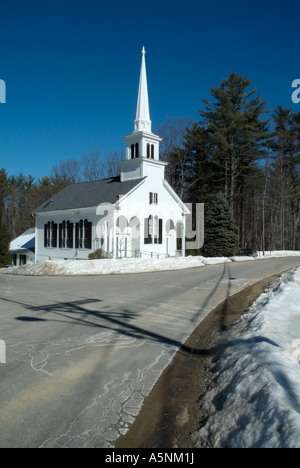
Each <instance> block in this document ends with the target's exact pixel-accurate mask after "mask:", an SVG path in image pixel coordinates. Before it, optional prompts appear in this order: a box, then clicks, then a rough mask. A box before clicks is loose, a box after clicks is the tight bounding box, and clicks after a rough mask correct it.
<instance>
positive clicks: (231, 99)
mask: <svg viewBox="0 0 300 468" xmlns="http://www.w3.org/2000/svg"><path fill="white" fill-rule="evenodd" d="M197 105H198V106H199V105H200V108H199V119H198V121H196V122H193V121H190V120H189V119H187V118H185V117H181V118H168V119H167V120H166V121H165V123H163V124H162V125H160V126H159V127H158V128H157V129H156V132H155V133H157V134H158V135H160V136H161V137H162V138H163V142H162V145H161V154H160V157H161V159H163V160H165V161H168V162H169V165H168V166H167V172H166V178H167V180H168V182H169V183H170V185H171V186H172V187H173V189H174V190H175V191H176V192H177V194H178V195H179V196H180V197H181V198H182V199H183V201H184V202H192V203H194V204H195V203H204V204H205V212H206V213H207V212H208V209H209V207H210V206H211V205H212V204H213V202H214V200H215V199H216V198H219V199H220V196H221V197H222V198H223V199H224V202H225V203H226V204H227V206H228V207H229V209H230V212H231V213H232V216H233V220H234V229H235V230H236V236H237V246H239V247H247V246H248V247H251V248H254V249H257V250H264V249H266V250H300V225H299V221H300V177H299V168H300V111H299V112H292V111H291V109H287V108H283V107H282V106H280V105H278V106H277V107H276V108H275V109H272V110H270V109H267V105H266V102H264V101H263V99H262V98H261V97H260V96H259V94H258V92H257V90H256V89H255V88H253V86H252V83H251V81H250V79H248V78H247V77H245V76H241V75H237V74H236V73H232V74H231V75H230V76H229V77H228V78H226V79H224V80H223V81H222V82H221V83H220V85H219V86H218V87H217V88H212V87H211V100H210V101H208V100H203V101H202V103H195V106H197ZM12 157H13V155H12ZM121 159H124V154H123V152H120V153H118V152H112V153H110V154H109V155H108V156H106V157H103V156H102V154H101V151H100V150H92V151H90V152H89V153H87V154H84V155H82V156H81V158H80V159H75V158H74V159H66V160H65V161H63V162H61V163H60V164H59V165H56V166H53V168H52V171H51V173H50V174H48V175H46V174H45V176H44V177H43V178H41V179H37V180H36V179H35V178H34V177H33V176H30V175H29V176H25V175H23V174H22V173H20V174H19V175H15V176H8V174H7V172H6V170H5V168H2V169H1V167H0V244H1V243H2V245H3V242H5V239H6V240H7V241H9V240H12V239H14V238H15V237H17V236H18V235H19V234H21V233H22V232H24V231H26V230H27V229H28V228H30V227H33V226H34V218H33V216H32V212H33V210H34V209H35V208H36V207H37V206H39V205H41V204H42V203H43V202H44V201H46V200H47V199H49V198H51V197H52V196H53V195H54V194H55V193H57V192H58V191H60V190H61V189H62V188H64V187H65V186H66V185H68V184H69V183H74V182H83V181H93V180H99V179H103V178H107V177H113V176H116V175H118V161H119V160H121ZM196 253H199V252H196Z"/></svg>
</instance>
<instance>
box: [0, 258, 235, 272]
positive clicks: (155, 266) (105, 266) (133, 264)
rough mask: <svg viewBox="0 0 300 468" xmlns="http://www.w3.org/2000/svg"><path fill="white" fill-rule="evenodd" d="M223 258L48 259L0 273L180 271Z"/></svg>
mask: <svg viewBox="0 0 300 468" xmlns="http://www.w3.org/2000/svg"><path fill="white" fill-rule="evenodd" d="M230 261H231V260H230V259H229V258H226V257H216V258H204V257H186V258H182V257H175V258H164V259H155V258H151V259H143V258H123V259H116V260H112V259H110V260H65V261H64V260H49V261H39V262H36V263H34V264H32V265H25V266H21V267H10V268H5V269H0V272H1V273H9V274H15V275H107V274H117V273H142V272H150V271H163V270H181V269H185V268H196V267H202V266H205V265H214V264H218V263H226V262H230Z"/></svg>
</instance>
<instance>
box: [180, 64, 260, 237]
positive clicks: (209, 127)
mask: <svg viewBox="0 0 300 468" xmlns="http://www.w3.org/2000/svg"><path fill="white" fill-rule="evenodd" d="M250 85H251V81H250V80H249V79H248V78H247V77H245V76H240V75H237V74H236V73H232V74H231V75H230V76H229V78H226V79H224V80H222V82H221V84H220V86H219V87H218V88H212V87H211V94H212V96H213V101H212V102H209V101H208V100H204V99H203V102H204V104H205V109H204V110H199V114H200V117H201V120H200V122H199V123H198V128H196V127H194V128H193V133H192V132H190V133H189V134H188V135H187V141H188V144H189V146H190V148H191V149H192V150H194V158H195V159H196V160H198V163H199V164H198V165H197V164H196V163H195V164H194V167H195V170H196V171H195V176H194V178H195V180H196V181H197V180H200V181H201V173H204V174H205V175H206V176H207V175H208V176H209V180H210V184H209V186H210V189H208V190H206V193H210V194H211V193H213V194H214V193H217V192H218V191H221V192H222V193H223V194H224V196H225V198H226V199H227V200H228V202H229V204H230V207H231V209H232V211H233V213H234V216H235V219H236V220H237V223H238V228H239V241H240V243H241V245H243V244H244V243H245V237H246V233H247V229H246V224H245V211H246V200H247V196H248V191H249V189H250V188H251V179H252V178H253V177H255V176H256V172H257V170H258V168H259V166H258V164H257V162H258V159H259V158H260V157H262V156H263V155H264V144H265V139H266V136H267V134H266V122H264V121H263V120H261V118H262V117H263V116H264V114H265V113H266V112H265V102H264V101H262V100H261V98H260V97H259V96H256V97H255V93H256V91H257V90H256V89H255V88H254V89H249V86H250ZM206 180H207V179H206ZM200 183H201V182H200ZM190 185H191V187H193V184H192V183H191V184H190ZM193 188H194V187H193ZM196 196H197V194H196ZM197 201H199V200H197ZM201 201H203V200H201Z"/></svg>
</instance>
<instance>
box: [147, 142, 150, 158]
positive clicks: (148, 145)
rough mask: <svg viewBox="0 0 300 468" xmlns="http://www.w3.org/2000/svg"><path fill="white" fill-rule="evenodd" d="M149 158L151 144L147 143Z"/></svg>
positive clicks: (148, 155)
mask: <svg viewBox="0 0 300 468" xmlns="http://www.w3.org/2000/svg"><path fill="white" fill-rule="evenodd" d="M147 158H150V143H147Z"/></svg>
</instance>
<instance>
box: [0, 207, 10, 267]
mask: <svg viewBox="0 0 300 468" xmlns="http://www.w3.org/2000/svg"><path fill="white" fill-rule="evenodd" d="M8 249H9V241H8V235H7V231H6V228H5V226H4V223H3V222H2V214H1V210H0V267H4V266H7V265H9V264H10V263H11V256H10V254H9V252H8Z"/></svg>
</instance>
